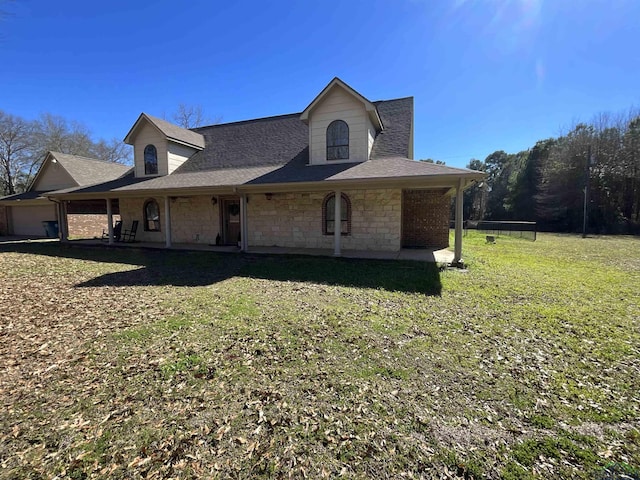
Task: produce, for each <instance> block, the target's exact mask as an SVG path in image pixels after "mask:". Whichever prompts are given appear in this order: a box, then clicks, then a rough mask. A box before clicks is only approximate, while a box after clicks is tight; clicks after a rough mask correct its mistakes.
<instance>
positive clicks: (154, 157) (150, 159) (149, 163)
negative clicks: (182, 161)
mask: <svg viewBox="0 0 640 480" xmlns="http://www.w3.org/2000/svg"><path fill="white" fill-rule="evenodd" d="M157 173H158V151H157V150H156V147H154V146H153V145H147V146H146V147H144V174H145V175H156V174H157Z"/></svg>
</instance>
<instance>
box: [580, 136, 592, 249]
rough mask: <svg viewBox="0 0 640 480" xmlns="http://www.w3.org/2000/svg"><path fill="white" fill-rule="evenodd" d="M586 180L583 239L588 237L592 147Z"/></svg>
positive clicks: (589, 151) (588, 158)
mask: <svg viewBox="0 0 640 480" xmlns="http://www.w3.org/2000/svg"><path fill="white" fill-rule="evenodd" d="M585 163H586V165H585V177H584V178H585V180H584V208H583V211H582V238H586V237H587V217H588V205H589V179H590V177H591V145H589V149H588V150H587V161H586V162H585Z"/></svg>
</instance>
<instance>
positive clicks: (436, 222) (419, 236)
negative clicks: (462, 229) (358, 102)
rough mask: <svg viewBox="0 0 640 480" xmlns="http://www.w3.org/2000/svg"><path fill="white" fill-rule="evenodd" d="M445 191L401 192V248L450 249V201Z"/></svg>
mask: <svg viewBox="0 0 640 480" xmlns="http://www.w3.org/2000/svg"><path fill="white" fill-rule="evenodd" d="M444 193H445V191H444V190H404V191H403V194H402V202H403V211H402V226H403V235H402V246H403V247H433V248H446V247H448V246H449V204H450V202H451V199H450V197H448V196H446V195H444Z"/></svg>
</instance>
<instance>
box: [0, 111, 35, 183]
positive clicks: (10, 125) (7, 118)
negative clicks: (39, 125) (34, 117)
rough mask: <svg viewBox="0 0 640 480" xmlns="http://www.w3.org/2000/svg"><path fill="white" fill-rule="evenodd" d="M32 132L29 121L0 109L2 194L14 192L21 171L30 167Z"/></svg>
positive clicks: (0, 178) (0, 179)
mask: <svg viewBox="0 0 640 480" xmlns="http://www.w3.org/2000/svg"><path fill="white" fill-rule="evenodd" d="M32 133H33V126H32V124H31V123H29V122H27V121H25V120H24V119H22V118H20V117H16V116H14V115H9V114H6V113H4V112H3V111H1V110H0V187H1V191H2V193H3V194H4V195H13V194H14V193H16V182H17V181H18V180H19V178H20V176H21V173H22V172H23V171H24V170H25V169H27V170H29V169H31V168H32V165H31V162H32V161H33V160H32V157H31V155H30V151H29V147H30V145H31V138H32Z"/></svg>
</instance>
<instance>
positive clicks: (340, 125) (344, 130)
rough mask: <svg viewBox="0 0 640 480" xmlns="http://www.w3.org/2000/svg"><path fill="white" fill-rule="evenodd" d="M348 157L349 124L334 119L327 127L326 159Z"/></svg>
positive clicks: (344, 158)
mask: <svg viewBox="0 0 640 480" xmlns="http://www.w3.org/2000/svg"><path fill="white" fill-rule="evenodd" d="M348 159H349V125H347V123H346V122H344V121H343V120H334V121H333V122H331V123H330V124H329V126H328V127H327V160H348Z"/></svg>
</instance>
